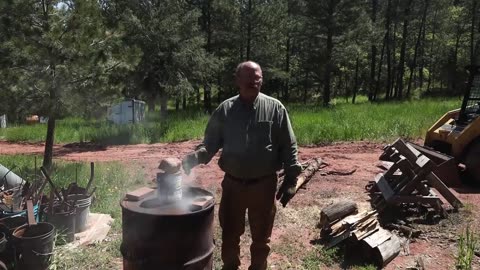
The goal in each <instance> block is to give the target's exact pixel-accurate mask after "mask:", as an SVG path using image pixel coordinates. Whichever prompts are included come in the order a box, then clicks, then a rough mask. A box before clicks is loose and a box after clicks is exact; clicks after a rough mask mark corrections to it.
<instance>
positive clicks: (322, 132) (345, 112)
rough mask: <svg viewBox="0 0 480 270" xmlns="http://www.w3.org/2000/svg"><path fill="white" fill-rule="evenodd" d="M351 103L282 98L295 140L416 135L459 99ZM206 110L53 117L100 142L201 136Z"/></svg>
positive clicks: (19, 137) (32, 134) (71, 135)
mask: <svg viewBox="0 0 480 270" xmlns="http://www.w3.org/2000/svg"><path fill="white" fill-rule="evenodd" d="M360 101H361V102H359V103H357V104H349V103H345V102H344V101H342V100H338V101H335V102H333V104H334V105H332V107H330V108H324V107H322V106H319V105H314V104H309V105H303V104H288V105H287V108H288V110H289V112H290V116H291V119H292V125H293V128H294V131H295V134H296V136H297V139H298V142H299V144H301V145H310V144H322V143H329V142H334V141H360V140H374V141H386V140H392V139H394V138H396V137H399V136H401V137H405V138H420V137H423V136H424V135H425V133H426V131H427V129H428V128H429V127H430V126H431V125H433V123H434V122H435V121H436V120H437V119H438V118H440V117H441V116H442V115H443V114H444V113H446V112H447V111H449V110H452V109H455V108H458V107H459V106H460V99H458V98H449V99H422V100H413V101H402V102H388V103H385V102H384V103H369V102H367V101H366V100H365V99H360ZM207 121H208V115H206V114H204V113H201V112H199V111H198V110H186V111H178V112H177V111H171V112H169V116H168V118H167V119H161V118H160V115H159V112H154V113H148V114H147V119H146V121H145V122H143V123H138V124H128V125H114V124H111V123H107V122H106V121H103V120H88V121H87V120H84V119H80V118H67V119H64V120H58V122H57V129H56V133H55V141H56V142H57V143H72V142H85V141H92V142H97V143H101V144H137V143H156V142H175V141H184V140H191V139H200V138H202V137H203V133H204V130H205V126H206V124H207ZM45 136H46V125H45V124H37V125H17V126H15V125H14V126H13V127H9V128H7V129H0V139H6V140H8V141H31V142H41V141H44V140H45Z"/></svg>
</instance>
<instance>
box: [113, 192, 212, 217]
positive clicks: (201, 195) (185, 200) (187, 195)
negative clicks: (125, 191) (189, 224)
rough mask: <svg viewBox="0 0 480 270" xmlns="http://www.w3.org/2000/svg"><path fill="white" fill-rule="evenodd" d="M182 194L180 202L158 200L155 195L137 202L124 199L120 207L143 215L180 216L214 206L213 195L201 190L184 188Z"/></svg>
mask: <svg viewBox="0 0 480 270" xmlns="http://www.w3.org/2000/svg"><path fill="white" fill-rule="evenodd" d="M182 194H183V195H182V200H179V201H176V202H169V203H165V202H163V201H162V200H160V199H159V198H158V197H157V196H156V193H153V194H150V195H149V196H147V197H145V198H142V199H141V200H138V201H131V200H128V197H125V198H124V200H123V201H122V202H121V203H120V205H121V206H122V208H124V209H126V210H129V211H132V212H136V213H141V214H145V215H155V216H159V215H161V216H181V215H189V214H193V213H196V212H201V211H203V210H206V209H209V208H210V207H213V206H214V204H215V198H214V197H213V194H212V193H210V192H208V191H206V190H204V189H201V188H197V187H185V188H183V190H182Z"/></svg>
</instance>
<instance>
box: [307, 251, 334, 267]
mask: <svg viewBox="0 0 480 270" xmlns="http://www.w3.org/2000/svg"><path fill="white" fill-rule="evenodd" d="M340 261H341V255H340V252H339V249H338V248H331V249H324V248H314V249H313V250H312V251H311V252H310V253H308V254H307V256H306V257H305V258H303V263H302V267H303V268H304V269H305V270H320V269H325V268H324V266H327V267H331V266H333V265H335V264H337V263H339V262H340Z"/></svg>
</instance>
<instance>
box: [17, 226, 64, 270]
mask: <svg viewBox="0 0 480 270" xmlns="http://www.w3.org/2000/svg"><path fill="white" fill-rule="evenodd" d="M12 237H13V241H14V246H15V253H16V259H17V267H16V269H18V270H46V269H48V266H49V265H50V257H51V256H52V254H53V246H54V244H55V243H54V242H55V241H54V240H55V227H54V226H53V225H52V224H50V223H48V222H39V223H37V224H36V225H31V226H28V225H24V226H22V227H20V228H17V229H16V230H15V231H14V232H13V236H12Z"/></svg>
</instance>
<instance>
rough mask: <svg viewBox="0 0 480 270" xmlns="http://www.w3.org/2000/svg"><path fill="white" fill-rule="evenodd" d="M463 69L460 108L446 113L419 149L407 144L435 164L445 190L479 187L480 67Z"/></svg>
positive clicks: (416, 146)
mask: <svg viewBox="0 0 480 270" xmlns="http://www.w3.org/2000/svg"><path fill="white" fill-rule="evenodd" d="M467 69H468V70H469V73H470V76H469V80H468V84H467V87H466V92H465V96H464V98H463V102H462V106H461V108H460V109H456V110H453V111H450V112H447V113H446V114H445V115H443V116H442V118H440V119H439V120H438V121H437V122H436V123H435V124H434V125H433V126H432V127H431V128H430V129H429V130H428V132H427V134H426V137H425V143H424V146H423V147H422V146H419V145H414V144H411V145H412V146H414V147H415V148H416V149H417V150H419V151H420V152H422V153H423V154H424V155H426V156H427V157H429V158H430V159H431V160H433V161H434V162H435V163H436V164H437V168H436V174H437V175H438V176H439V177H440V178H441V179H442V181H443V182H444V183H445V184H446V185H448V186H460V185H461V183H462V182H464V183H465V182H470V183H472V184H475V185H479V186H480V117H479V116H480V66H469V67H467ZM460 179H461V180H460Z"/></svg>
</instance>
